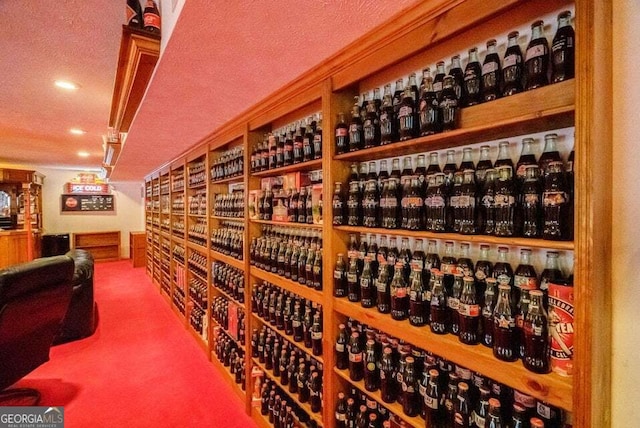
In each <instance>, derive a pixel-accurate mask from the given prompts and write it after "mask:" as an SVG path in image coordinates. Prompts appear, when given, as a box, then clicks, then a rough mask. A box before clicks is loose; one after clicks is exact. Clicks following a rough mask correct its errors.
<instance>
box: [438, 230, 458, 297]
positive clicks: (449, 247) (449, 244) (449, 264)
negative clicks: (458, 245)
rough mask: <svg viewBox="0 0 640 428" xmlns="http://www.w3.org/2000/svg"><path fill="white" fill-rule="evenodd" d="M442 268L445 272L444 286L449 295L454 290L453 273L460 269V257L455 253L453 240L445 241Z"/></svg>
mask: <svg viewBox="0 0 640 428" xmlns="http://www.w3.org/2000/svg"><path fill="white" fill-rule="evenodd" d="M440 270H441V271H442V273H443V274H444V288H445V289H446V291H447V296H451V292H452V290H453V275H454V274H455V273H456V272H457V271H458V259H456V257H455V255H454V243H453V241H446V242H445V243H444V255H443V256H442V260H441V263H440Z"/></svg>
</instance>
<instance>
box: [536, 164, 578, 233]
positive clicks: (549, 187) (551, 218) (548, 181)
mask: <svg viewBox="0 0 640 428" xmlns="http://www.w3.org/2000/svg"><path fill="white" fill-rule="evenodd" d="M572 203H573V202H572V201H570V200H569V188H568V186H567V182H566V174H565V170H564V166H563V164H562V161H552V162H549V163H548V164H547V168H546V172H545V174H544V188H543V193H542V217H543V224H542V238H543V239H550V240H556V241H558V240H569V239H570V238H571V235H570V233H571V229H572V226H571V225H570V224H569V222H570V221H572V220H573V219H572V218H571V204H572Z"/></svg>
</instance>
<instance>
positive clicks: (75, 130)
mask: <svg viewBox="0 0 640 428" xmlns="http://www.w3.org/2000/svg"><path fill="white" fill-rule="evenodd" d="M69 132H71V133H72V134H74V135H84V134H86V133H87V131H85V130H84V129H80V128H71V129H70V130H69Z"/></svg>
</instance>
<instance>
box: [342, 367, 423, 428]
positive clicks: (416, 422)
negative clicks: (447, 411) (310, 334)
mask: <svg viewBox="0 0 640 428" xmlns="http://www.w3.org/2000/svg"><path fill="white" fill-rule="evenodd" d="M333 371H334V372H336V374H337V375H338V376H340V377H341V378H342V379H344V380H346V381H347V382H349V383H350V384H351V385H353V386H355V387H356V388H358V389H359V390H360V391H362V392H363V393H365V394H366V395H368V396H369V397H371V398H373V399H374V400H376V401H377V402H378V403H380V404H381V405H383V406H384V407H386V408H387V409H389V411H390V412H391V413H393V414H395V415H397V416H398V417H400V418H402V419H403V420H404V421H405V422H406V423H408V424H409V425H411V426H412V427H414V428H424V426H425V421H424V419H422V418H421V417H420V416H413V417H411V416H407V415H405V414H404V412H403V411H402V405H401V404H400V403H398V402H397V401H396V402H394V403H385V402H384V400H383V399H382V394H381V393H380V390H378V391H373V392H372V391H367V389H366V388H365V387H364V380H360V381H358V382H355V381H353V380H351V379H350V378H349V370H339V369H338V368H336V367H334V368H333Z"/></svg>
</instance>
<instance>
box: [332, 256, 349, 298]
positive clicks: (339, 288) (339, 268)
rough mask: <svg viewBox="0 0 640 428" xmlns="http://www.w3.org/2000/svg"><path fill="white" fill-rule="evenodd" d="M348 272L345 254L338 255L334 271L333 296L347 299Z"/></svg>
mask: <svg viewBox="0 0 640 428" xmlns="http://www.w3.org/2000/svg"><path fill="white" fill-rule="evenodd" d="M347 284H348V283H347V271H346V267H345V264H344V254H342V253H339V254H338V260H337V261H336V267H335V269H334V271H333V295H334V296H335V297H345V296H346V295H347Z"/></svg>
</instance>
